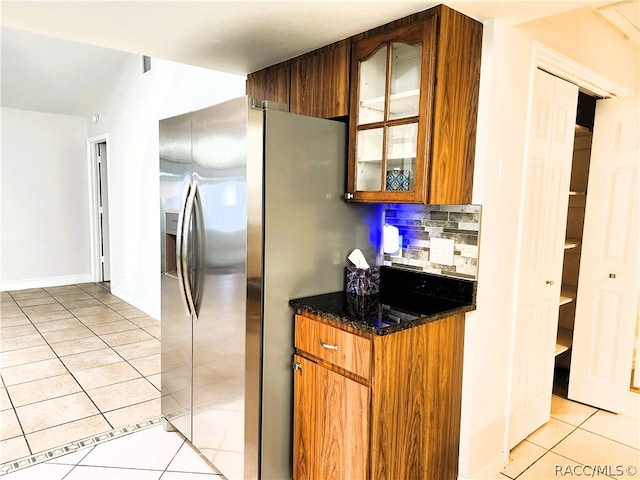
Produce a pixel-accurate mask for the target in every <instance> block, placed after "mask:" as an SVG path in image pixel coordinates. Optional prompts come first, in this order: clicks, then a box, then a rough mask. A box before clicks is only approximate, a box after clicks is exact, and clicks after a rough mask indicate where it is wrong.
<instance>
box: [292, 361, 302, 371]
mask: <svg viewBox="0 0 640 480" xmlns="http://www.w3.org/2000/svg"><path fill="white" fill-rule="evenodd" d="M296 370H302V364H301V363H300V362H293V371H294V372H295V371H296Z"/></svg>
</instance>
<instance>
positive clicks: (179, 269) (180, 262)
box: [176, 181, 191, 316]
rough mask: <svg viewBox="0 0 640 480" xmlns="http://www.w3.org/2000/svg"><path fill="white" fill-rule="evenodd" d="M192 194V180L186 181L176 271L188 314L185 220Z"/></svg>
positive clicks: (177, 242)
mask: <svg viewBox="0 0 640 480" xmlns="http://www.w3.org/2000/svg"><path fill="white" fill-rule="evenodd" d="M190 194H191V182H190V181H189V182H186V183H185V185H184V191H183V192H182V202H181V204H180V213H179V214H178V225H177V235H176V273H177V274H178V287H179V288H178V289H179V290H180V298H181V299H182V305H183V307H184V309H185V313H186V314H187V316H189V315H191V310H190V308H189V302H188V301H187V291H186V285H185V274H186V272H185V268H184V259H183V252H184V246H185V244H186V242H185V240H186V239H185V238H184V237H185V225H186V226H187V230H188V226H189V224H188V223H186V222H185V216H186V209H187V201H188V199H189V196H190Z"/></svg>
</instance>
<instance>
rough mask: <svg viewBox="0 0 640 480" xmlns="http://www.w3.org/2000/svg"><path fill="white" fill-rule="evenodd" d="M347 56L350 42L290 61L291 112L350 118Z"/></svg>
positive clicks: (320, 116) (322, 116)
mask: <svg viewBox="0 0 640 480" xmlns="http://www.w3.org/2000/svg"><path fill="white" fill-rule="evenodd" d="M349 53H350V42H349V40H342V41H340V42H337V43H334V44H331V45H329V46H327V47H324V48H321V49H319V50H316V51H314V52H312V53H310V54H306V55H303V56H301V57H297V58H295V59H293V60H292V61H291V105H290V111H291V112H292V113H299V114H302V115H309V116H311V117H319V118H336V117H344V116H347V115H349V60H350V58H349Z"/></svg>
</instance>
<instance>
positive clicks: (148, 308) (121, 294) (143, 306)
mask: <svg viewBox="0 0 640 480" xmlns="http://www.w3.org/2000/svg"><path fill="white" fill-rule="evenodd" d="M111 293H112V294H113V295H115V296H116V297H118V298H120V299H122V300H123V301H125V302H127V303H128V304H129V305H131V306H132V307H135V308H137V309H138V310H141V311H143V312H144V313H146V314H147V315H149V316H150V317H153V318H155V319H156V320H159V319H160V309H159V307H157V306H154V305H150V304H148V303H147V302H143V301H142V300H140V299H139V298H136V297H134V296H132V295H131V294H130V293H129V292H127V291H125V290H122V289H120V288H118V286H117V285H114V284H113V282H111Z"/></svg>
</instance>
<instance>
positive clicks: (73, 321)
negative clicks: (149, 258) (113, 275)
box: [0, 283, 160, 471]
mask: <svg viewBox="0 0 640 480" xmlns="http://www.w3.org/2000/svg"><path fill="white" fill-rule="evenodd" d="M0 298H1V301H2V303H1V305H0V467H5V468H0V471H6V464H8V463H10V462H13V461H15V460H17V459H24V458H28V457H30V456H33V455H37V454H39V453H41V452H45V451H49V450H50V449H54V448H57V447H59V446H61V445H65V444H68V443H69V442H74V441H77V440H80V439H83V438H87V437H89V436H91V435H96V434H100V433H103V432H107V431H110V430H112V429H117V428H121V427H123V426H127V425H130V424H133V423H138V422H141V421H144V420H148V419H151V418H154V417H159V416H160V324H159V322H158V320H156V319H153V318H151V317H149V316H147V315H146V314H144V312H141V311H140V310H137V309H135V308H133V307H132V306H131V305H129V304H127V303H125V302H123V301H122V300H121V299H119V298H118V297H116V296H114V295H112V294H111V292H110V291H109V289H108V285H102V284H96V283H87V284H80V285H67V286H60V287H51V288H35V289H29V290H20V291H12V292H2V293H1V296H0Z"/></svg>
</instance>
